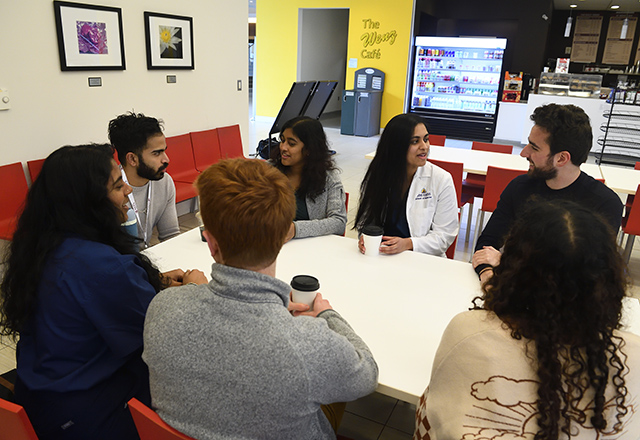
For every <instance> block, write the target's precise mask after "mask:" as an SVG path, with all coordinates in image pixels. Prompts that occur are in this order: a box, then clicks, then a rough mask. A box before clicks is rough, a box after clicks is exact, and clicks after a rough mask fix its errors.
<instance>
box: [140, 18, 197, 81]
mask: <svg viewBox="0 0 640 440" xmlns="http://www.w3.org/2000/svg"><path fill="white" fill-rule="evenodd" d="M144 31H145V36H146V40H147V69H193V68H194V60H193V19H192V18H191V17H181V16H178V15H168V14H159V13H155V12H145V13H144Z"/></svg>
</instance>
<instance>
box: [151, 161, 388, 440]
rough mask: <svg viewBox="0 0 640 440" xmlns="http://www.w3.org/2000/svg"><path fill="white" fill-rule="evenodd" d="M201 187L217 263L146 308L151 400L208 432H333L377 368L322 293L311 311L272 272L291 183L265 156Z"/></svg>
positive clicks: (310, 435) (218, 173)
mask: <svg viewBox="0 0 640 440" xmlns="http://www.w3.org/2000/svg"><path fill="white" fill-rule="evenodd" d="M196 186H197V188H198V191H199V194H200V203H201V214H202V220H203V222H204V226H205V231H204V233H203V234H204V237H205V238H206V240H207V243H208V246H209V249H210V251H211V255H212V257H213V259H214V260H215V264H213V265H212V269H211V281H210V282H209V284H205V285H200V286H197V285H191V286H185V287H179V288H169V289H167V290H164V291H162V292H160V293H159V294H158V295H157V296H156V297H155V298H154V299H153V301H152V302H151V304H150V306H149V309H148V311H147V316H146V319H145V329H144V353H143V359H144V361H145V362H146V363H147V365H148V366H149V377H150V384H151V398H152V406H153V408H154V409H155V410H156V411H157V412H158V414H159V415H160V417H161V418H162V419H163V420H165V421H166V422H167V423H168V424H169V425H171V426H173V427H174V428H176V429H177V430H179V431H181V432H183V433H185V434H187V435H189V436H191V437H194V438H197V439H201V440H202V439H258V438H260V439H296V440H304V439H335V438H336V435H335V430H337V423H338V422H337V419H339V418H340V417H341V414H340V411H339V409H338V410H337V411H336V408H339V407H340V405H332V404H335V403H336V402H346V401H351V400H355V399H357V398H359V397H362V396H365V395H367V394H370V393H371V392H373V391H374V390H375V388H376V386H377V382H378V367H377V365H376V362H375V360H374V359H373V356H372V354H371V352H370V350H369V348H368V347H367V346H366V344H365V343H364V342H363V341H362V339H360V337H358V335H356V334H355V332H354V331H353V329H351V327H350V326H349V324H348V323H347V322H346V321H345V320H344V318H342V317H341V316H340V315H339V314H338V313H337V312H336V311H335V310H333V308H332V307H331V305H330V304H329V302H328V301H327V300H326V299H324V298H323V297H322V294H320V293H318V295H317V296H316V299H315V301H314V303H313V309H312V311H309V310H308V309H309V308H308V306H306V305H303V304H298V303H292V302H290V292H291V288H290V286H289V285H288V284H286V283H284V282H282V281H280V280H278V279H276V278H275V266H276V257H277V255H278V253H279V251H280V249H281V248H282V245H283V243H284V241H285V237H286V234H287V232H288V230H289V227H290V225H291V221H292V219H293V217H294V214H295V209H296V202H295V197H294V194H293V190H292V188H291V185H290V184H289V182H288V180H287V178H286V177H285V176H284V175H283V174H282V173H280V172H279V171H278V170H277V169H275V168H273V167H271V166H269V165H268V164H267V163H265V162H262V161H258V160H245V159H230V160H223V161H221V162H219V163H217V164H215V165H212V166H211V167H210V168H208V169H207V170H206V171H205V172H204V173H202V174H201V175H200V176H199V178H198V180H197V183H196ZM343 410H344V405H342V411H343ZM325 414H326V415H325ZM330 419H332V420H331V421H330Z"/></svg>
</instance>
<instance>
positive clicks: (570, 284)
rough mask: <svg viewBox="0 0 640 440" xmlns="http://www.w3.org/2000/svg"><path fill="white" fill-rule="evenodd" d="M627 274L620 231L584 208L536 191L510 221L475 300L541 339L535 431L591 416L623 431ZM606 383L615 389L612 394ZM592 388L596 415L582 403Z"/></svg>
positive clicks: (546, 432)
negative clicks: (610, 418)
mask: <svg viewBox="0 0 640 440" xmlns="http://www.w3.org/2000/svg"><path fill="white" fill-rule="evenodd" d="M627 283H628V281H627V277H626V267H625V263H624V261H623V259H622V256H621V255H620V252H619V250H618V247H617V245H616V240H615V236H614V233H613V231H612V230H611V228H610V226H609V225H608V224H607V223H606V222H605V221H604V220H603V219H601V218H600V217H599V216H597V215H594V214H593V213H592V212H590V211H589V210H588V209H586V208H584V207H581V206H578V205H577V204H574V203H572V202H567V201H556V202H548V201H546V202H542V201H537V200H536V201H533V202H532V204H531V205H530V208H529V209H528V210H527V211H526V212H525V213H523V215H522V216H521V217H520V219H519V221H517V222H516V224H515V225H514V226H513V228H512V229H511V232H510V233H509V235H508V237H507V239H506V241H505V245H504V252H503V254H502V258H501V261H500V264H499V265H498V266H497V267H496V268H495V270H494V275H493V277H492V278H491V279H490V280H489V281H488V282H487V283H486V284H485V286H484V287H483V292H484V294H483V296H482V297H481V298H480V297H478V298H476V299H474V305H475V306H476V308H484V309H486V310H490V311H493V312H494V313H495V314H496V315H497V316H498V317H500V319H501V320H502V321H503V322H505V323H506V324H507V325H508V326H509V328H510V330H511V336H512V337H513V338H515V339H521V338H526V339H528V340H530V341H532V343H533V345H534V346H535V351H534V350H531V351H530V355H531V356H532V357H533V358H534V360H535V362H536V364H537V374H538V379H539V382H540V384H539V386H538V411H539V414H538V419H537V421H538V426H539V431H538V433H537V434H536V436H535V439H536V440H542V439H545V440H551V439H557V438H558V437H559V435H560V432H563V433H565V434H566V435H568V436H569V437H570V435H569V433H570V426H571V424H572V423H579V424H584V423H585V422H591V425H593V427H594V428H595V429H596V430H597V431H598V432H600V433H604V432H608V433H612V432H619V431H620V430H621V428H622V420H623V418H624V416H625V415H626V414H627V412H628V409H627V408H626V406H625V397H626V395H627V388H626V386H625V380H624V377H625V375H626V371H628V370H625V369H626V367H625V362H626V355H625V354H624V353H623V352H622V347H623V346H624V342H623V340H622V339H621V338H620V337H619V336H616V335H615V334H614V330H615V329H617V328H618V327H619V326H620V317H621V310H622V299H623V297H624V296H625V291H626V287H627ZM479 300H483V301H484V304H483V305H482V306H480V305H478V301H479ZM608 386H609V387H610V389H613V390H614V397H613V399H611V400H610V401H609V402H607V401H606V398H605V389H606V388H607V387H608ZM587 396H589V397H590V396H593V413H592V414H591V411H589V413H590V415H587V414H586V412H585V411H584V409H582V408H580V407H579V403H580V401H581V400H582V399H583V398H584V397H587ZM605 407H608V408H607V412H608V411H609V410H611V409H615V419H616V421H615V423H614V424H613V426H607V420H606V419H605V414H604V412H605ZM605 430H606V431H605Z"/></svg>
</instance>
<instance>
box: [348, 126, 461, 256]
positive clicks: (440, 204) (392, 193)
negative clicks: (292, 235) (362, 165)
mask: <svg viewBox="0 0 640 440" xmlns="http://www.w3.org/2000/svg"><path fill="white" fill-rule="evenodd" d="M429 147H430V144H429V132H428V131H427V126H426V124H425V122H424V120H423V119H422V118H421V117H419V116H417V115H415V114H401V115H397V116H395V117H394V118H393V119H391V120H390V121H389V123H388V124H387V126H386V127H385V129H384V132H383V133H382V135H381V136H380V141H379V142H378V148H377V150H376V155H375V157H374V159H373V161H372V162H371V164H370V165H369V169H368V170H367V173H366V174H365V176H364V180H363V181H362V184H361V186H360V204H359V206H358V213H357V215H356V220H355V228H357V229H358V231H361V230H362V228H363V227H365V226H367V225H377V226H381V227H382V228H383V231H384V232H383V237H382V245H381V246H380V253H383V254H397V253H400V252H403V251H406V250H413V251H416V252H423V253H426V254H431V255H438V256H444V254H445V252H446V250H447V249H448V248H449V246H450V245H451V243H453V241H454V240H455V238H456V235H457V234H458V204H457V198H456V191H455V187H454V185H453V179H452V178H451V175H450V174H449V173H448V172H447V171H444V170H442V169H440V168H438V167H437V166H435V165H432V164H431V163H429V162H427V156H428V155H429ZM358 247H359V248H360V251H361V252H364V243H363V240H362V237H361V239H360V240H359V242H358Z"/></svg>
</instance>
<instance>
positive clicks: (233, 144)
mask: <svg viewBox="0 0 640 440" xmlns="http://www.w3.org/2000/svg"><path fill="white" fill-rule="evenodd" d="M218 141H219V142H220V156H221V157H222V158H223V159H231V158H233V157H244V153H243V150H242V136H241V135H240V126H239V125H238V124H236V125H230V126H228V127H220V128H218Z"/></svg>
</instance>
